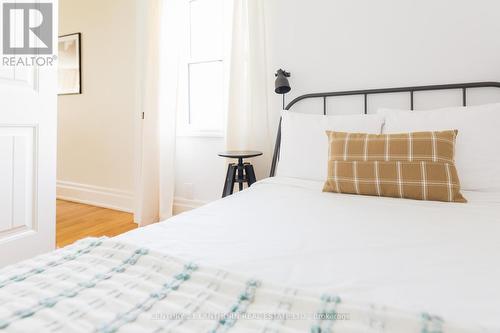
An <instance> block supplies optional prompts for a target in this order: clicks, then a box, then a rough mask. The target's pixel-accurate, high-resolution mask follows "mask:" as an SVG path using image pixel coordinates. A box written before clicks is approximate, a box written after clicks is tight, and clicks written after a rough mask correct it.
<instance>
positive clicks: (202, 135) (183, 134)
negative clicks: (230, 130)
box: [176, 130, 225, 138]
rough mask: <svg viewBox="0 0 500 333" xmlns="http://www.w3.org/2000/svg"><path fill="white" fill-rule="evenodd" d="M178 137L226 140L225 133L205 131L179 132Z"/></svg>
mask: <svg viewBox="0 0 500 333" xmlns="http://www.w3.org/2000/svg"><path fill="white" fill-rule="evenodd" d="M176 136H177V137H188V138H189V137H192V138H224V137H225V134H224V132H223V131H203V130H177V133H176Z"/></svg>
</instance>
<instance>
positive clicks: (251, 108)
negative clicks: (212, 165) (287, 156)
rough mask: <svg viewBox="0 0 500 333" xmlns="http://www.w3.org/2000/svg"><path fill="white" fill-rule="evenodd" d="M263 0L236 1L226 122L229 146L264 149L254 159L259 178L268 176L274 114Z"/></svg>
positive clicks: (234, 148)
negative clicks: (270, 96)
mask: <svg viewBox="0 0 500 333" xmlns="http://www.w3.org/2000/svg"><path fill="white" fill-rule="evenodd" d="M264 1H265V0H238V1H234V13H233V15H234V16H233V38H232V45H231V61H230V66H231V68H230V77H229V101H228V111H227V124H226V148H227V149H228V150H260V151H262V152H263V153H264V156H262V157H258V158H256V159H254V160H253V161H252V163H253V164H254V166H255V171H256V173H257V177H258V178H263V177H267V176H268V172H269V166H270V160H271V158H272V156H271V154H272V148H273V139H272V138H271V133H274V130H273V129H272V128H271V124H274V122H273V121H272V120H273V119H274V118H275V117H274V118H273V116H272V115H270V114H269V110H268V107H267V97H268V93H269V89H271V88H270V87H269V86H268V82H269V77H270V76H272V75H273V73H268V71H267V69H268V66H267V54H266V31H265V16H264V14H265V13H264ZM271 92H272V90H271Z"/></svg>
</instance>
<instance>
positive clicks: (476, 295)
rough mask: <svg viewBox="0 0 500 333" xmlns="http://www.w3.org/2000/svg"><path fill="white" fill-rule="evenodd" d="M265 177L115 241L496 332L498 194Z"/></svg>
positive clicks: (499, 308)
mask: <svg viewBox="0 0 500 333" xmlns="http://www.w3.org/2000/svg"><path fill="white" fill-rule="evenodd" d="M321 187H322V184H321V183H319V182H310V181H301V180H297V179H289V178H279V177H276V178H270V179H266V180H263V181H261V182H258V183H256V184H254V186H252V188H250V189H248V190H245V191H243V192H240V193H238V194H235V195H233V196H231V197H227V198H225V199H223V200H218V201H216V202H213V203H211V204H209V205H206V206H204V207H202V208H199V209H196V210H194V211H191V212H188V213H184V214H181V215H178V216H176V217H174V218H171V219H169V220H167V221H165V222H162V223H158V224H155V225H152V226H149V227H146V228H141V229H138V230H134V231H132V232H129V233H126V234H124V235H121V236H119V237H117V239H118V240H124V241H127V242H132V243H135V244H141V245H144V246H148V247H149V248H151V249H154V250H157V251H161V252H163V253H167V254H169V255H173V256H178V257H181V258H184V259H187V260H194V261H195V262H198V263H200V264H204V265H210V266H216V267H220V268H224V269H228V270H231V271H235V272H238V273H241V274H247V275H251V276H256V277H258V278H260V279H263V280H265V281H268V282H272V283H279V284H282V285H289V286H294V287H300V288H307V289H314V290H322V291H324V290H329V291H331V292H333V293H335V294H338V295H342V296H344V297H348V298H350V299H353V300H358V301H361V302H370V303H375V304H382V305H388V306H391V307H396V308H399V309H402V310H407V311H421V310H426V311H429V312H431V313H435V314H439V315H441V316H443V317H444V318H446V319H447V320H451V321H453V322H456V323H461V324H465V325H471V324H472V325H476V327H477V325H480V326H483V327H489V328H499V329H500V265H499V264H500V194H498V193H476V192H464V196H465V197H466V198H467V199H468V200H469V203H467V204H450V203H441V202H423V201H413V200H403V199H392V198H377V197H364V196H352V195H345V194H333V193H322V192H321Z"/></svg>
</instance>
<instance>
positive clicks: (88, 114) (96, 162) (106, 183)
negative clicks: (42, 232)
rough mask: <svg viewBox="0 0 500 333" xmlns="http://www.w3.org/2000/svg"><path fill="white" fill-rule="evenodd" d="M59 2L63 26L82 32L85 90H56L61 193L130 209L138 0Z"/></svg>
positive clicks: (65, 30) (65, 29) (62, 28)
mask: <svg viewBox="0 0 500 333" xmlns="http://www.w3.org/2000/svg"><path fill="white" fill-rule="evenodd" d="M59 4H60V11H59V17H60V20H59V22H60V25H59V34H60V35H64V34H69V33H75V32H81V33H82V81H83V83H82V90H83V93H82V94H81V95H66V96H59V98H58V102H59V110H58V114H59V116H58V122H59V124H58V127H59V130H58V161H57V162H58V172H57V179H58V196H59V197H64V198H69V199H73V200H77V201H83V202H88V203H93V204H97V205H101V206H109V207H114V208H119V209H122V210H130V211H131V210H132V200H133V189H134V147H135V146H134V144H135V143H134V130H135V127H134V126H135V123H134V119H135V117H138V113H137V94H136V91H137V89H136V82H137V80H136V60H137V59H136V48H137V37H136V21H135V20H136V0H84V1H83V0H60V2H59Z"/></svg>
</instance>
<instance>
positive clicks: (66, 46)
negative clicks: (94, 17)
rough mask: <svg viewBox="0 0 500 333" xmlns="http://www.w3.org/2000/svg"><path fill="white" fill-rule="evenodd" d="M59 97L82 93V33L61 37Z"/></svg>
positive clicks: (59, 43) (59, 45) (59, 47)
mask: <svg viewBox="0 0 500 333" xmlns="http://www.w3.org/2000/svg"><path fill="white" fill-rule="evenodd" d="M58 49H59V56H58V60H59V66H58V73H57V76H58V79H57V81H58V92H57V94H58V95H77V94H81V93H82V69H81V59H82V56H81V55H82V51H81V33H80V32H77V33H73V34H68V35H62V36H59V40H58Z"/></svg>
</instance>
